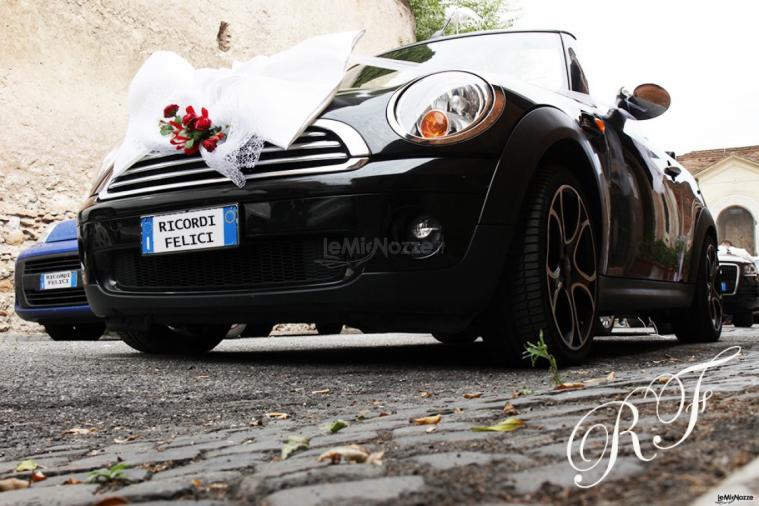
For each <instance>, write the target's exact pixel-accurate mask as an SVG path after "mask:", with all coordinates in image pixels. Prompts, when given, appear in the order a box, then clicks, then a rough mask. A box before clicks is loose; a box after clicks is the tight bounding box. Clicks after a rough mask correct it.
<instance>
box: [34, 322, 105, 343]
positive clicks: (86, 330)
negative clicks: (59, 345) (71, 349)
mask: <svg viewBox="0 0 759 506" xmlns="http://www.w3.org/2000/svg"><path fill="white" fill-rule="evenodd" d="M45 332H47V335H49V336H50V339H52V340H53V341H97V340H98V339H100V338H101V337H102V335H103V334H104V333H105V324H104V323H81V324H78V325H57V324H56V325H52V324H51V325H45Z"/></svg>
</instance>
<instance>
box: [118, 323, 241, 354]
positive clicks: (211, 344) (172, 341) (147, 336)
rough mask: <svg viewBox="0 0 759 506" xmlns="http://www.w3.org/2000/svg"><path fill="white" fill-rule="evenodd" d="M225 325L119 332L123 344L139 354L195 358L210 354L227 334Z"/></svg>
mask: <svg viewBox="0 0 759 506" xmlns="http://www.w3.org/2000/svg"><path fill="white" fill-rule="evenodd" d="M229 328H230V326H229V325H187V326H183V327H177V328H170V327H167V326H165V325H152V326H151V327H150V328H149V329H148V330H137V329H129V330H121V331H119V336H121V340H122V341H124V342H125V343H126V344H127V345H129V346H130V347H132V348H134V349H135V350H137V351H141V352H143V353H153V354H166V355H199V354H202V353H206V352H208V351H211V350H212V349H214V348H215V347H216V345H218V344H219V343H220V342H221V341H222V340H223V339H224V337H225V336H226V335H227V332H229Z"/></svg>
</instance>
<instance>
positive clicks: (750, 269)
mask: <svg viewBox="0 0 759 506" xmlns="http://www.w3.org/2000/svg"><path fill="white" fill-rule="evenodd" d="M743 275H744V276H756V275H757V270H756V266H755V265H754V264H743Z"/></svg>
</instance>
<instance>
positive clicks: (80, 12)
mask: <svg viewBox="0 0 759 506" xmlns="http://www.w3.org/2000/svg"><path fill="white" fill-rule="evenodd" d="M0 4H1V5H0V20H2V21H1V23H2V24H1V25H0V26H2V28H0V30H2V32H1V33H2V36H1V37H0V110H2V116H0V117H2V123H3V124H2V127H1V128H2V130H3V135H2V139H3V142H2V148H1V149H0V227H1V228H0V332H3V331H8V330H12V331H22V330H23V331H28V330H34V329H38V327H36V326H32V325H28V324H25V323H23V322H22V321H21V320H20V319H18V318H17V317H15V316H13V315H12V308H13V264H14V261H15V258H16V255H17V254H18V252H19V251H21V250H22V249H23V248H25V247H26V246H28V245H29V244H31V243H32V242H34V241H35V240H37V239H38V238H39V237H40V236H41V235H42V234H43V233H44V230H45V229H46V228H47V226H48V225H49V224H50V223H52V222H54V221H57V220H60V219H63V218H67V217H74V216H75V214H76V211H77V209H78V207H79V203H80V202H81V199H82V197H83V196H84V195H85V193H86V192H87V190H88V189H89V185H90V180H91V178H92V176H93V174H94V172H95V171H96V170H97V169H98V167H99V163H100V159H101V157H102V156H103V155H104V154H105V153H107V152H108V151H109V150H110V149H111V148H112V147H113V146H114V145H115V144H116V143H117V142H118V141H119V139H120V136H121V134H122V133H123V131H124V128H125V125H126V120H127V114H126V98H127V87H128V85H129V81H130V79H131V77H132V75H133V74H134V73H135V71H136V70H137V69H138V68H139V66H140V65H141V64H142V62H143V61H144V60H145V58H147V56H148V55H150V53H151V52H153V51H155V50H158V49H166V50H171V51H175V52H177V53H179V54H181V55H182V56H184V57H185V58H187V59H188V60H190V62H191V63H193V64H194V65H195V66H196V67H199V66H224V65H230V64H231V63H232V62H233V61H234V60H245V59H248V58H251V57H252V56H254V55H256V54H259V53H262V54H270V53H273V52H276V51H279V50H282V49H285V48H287V47H289V46H291V45H293V44H295V43H297V42H299V41H300V40H302V39H305V38H307V37H310V36H313V35H318V34H321V33H329V32H337V31H346V30H357V29H365V30H366V34H365V35H364V37H363V39H362V40H361V42H360V43H359V46H358V49H357V51H358V52H360V53H365V54H375V53H378V52H381V51H383V50H386V49H389V48H392V47H396V46H398V45H400V44H404V43H408V42H411V41H412V40H413V38H414V20H413V16H412V14H411V12H410V11H409V9H408V7H407V4H406V3H405V2H404V1H402V0H277V1H275V2H272V1H271V0H225V1H223V2H220V1H209V0H194V1H192V2H185V1H182V0H164V1H162V2H155V1H152V0H128V1H120V0H104V1H99V2H91V1H89V0H48V1H42V0H2V2H0Z"/></svg>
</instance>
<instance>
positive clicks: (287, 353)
mask: <svg viewBox="0 0 759 506" xmlns="http://www.w3.org/2000/svg"><path fill="white" fill-rule="evenodd" d="M268 339H274V340H276V339H278V338H276V337H274V338H268ZM297 339H303V346H302V347H298V348H297V349H292V348H290V349H281V348H280V349H278V348H274V349H272V348H268V347H267V348H261V347H257V344H260V343H257V339H244V340H239V341H235V343H238V344H242V343H244V345H246V347H247V346H249V349H245V350H240V349H239V347H238V348H237V349H234V350H225V349H224V348H223V347H222V348H221V349H218V348H217V349H216V350H214V351H213V352H211V353H208V354H206V355H203V356H202V357H193V356H171V357H158V356H143V358H144V359H148V360H155V361H162V360H181V361H187V362H202V363H205V364H209V363H216V364H225V363H229V364H246V365H262V366H264V365H266V366H272V365H278V364H287V365H288V366H293V365H304V366H309V367H319V366H325V367H330V366H356V367H361V366H370V367H383V366H390V367H393V368H407V369H415V368H419V367H424V368H427V369H429V368H435V367H439V368H443V369H462V370H466V369H472V370H475V369H476V370H478V371H483V369H484V368H488V369H494V370H495V369H506V368H512V369H520V368H527V367H528V364H525V365H524V366H523V367H513V366H512V367H509V366H508V365H507V364H506V361H505V360H503V359H502V358H501V357H499V356H498V355H497V354H495V353H493V351H492V350H491V349H489V348H488V347H486V346H485V344H484V343H482V342H481V341H477V342H475V343H472V344H466V345H445V344H440V343H430V342H422V343H419V344H405V343H404V344H392V343H390V344H388V345H386V346H377V344H376V343H375V344H369V343H371V341H368V342H367V345H366V346H362V345H360V344H359V341H360V339H367V340H371V339H372V336H371V335H367V336H356V341H357V342H356V344H353V343H351V344H348V345H346V344H343V345H339V344H334V345H328V346H325V345H324V344H323V343H318V344H317V343H315V346H313V347H309V346H308V342H307V340H308V339H309V336H302V337H299V338H297ZM675 346H677V341H675V340H674V339H672V338H666V337H661V336H657V335H646V336H636V337H634V338H632V339H631V338H630V337H628V336H625V337H616V336H615V337H605V338H602V339H599V340H597V342H595V343H594V346H593V350H592V352H591V355H590V357H588V360H587V361H586V363H585V364H584V365H583V366H584V367H593V366H594V365H599V364H600V363H605V362H607V361H608V359H611V358H622V357H627V358H632V357H636V356H642V355H645V354H647V353H655V352H662V351H664V350H667V349H669V348H672V347H675ZM257 348H258V349H257Z"/></svg>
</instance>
